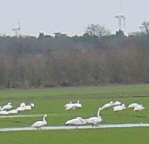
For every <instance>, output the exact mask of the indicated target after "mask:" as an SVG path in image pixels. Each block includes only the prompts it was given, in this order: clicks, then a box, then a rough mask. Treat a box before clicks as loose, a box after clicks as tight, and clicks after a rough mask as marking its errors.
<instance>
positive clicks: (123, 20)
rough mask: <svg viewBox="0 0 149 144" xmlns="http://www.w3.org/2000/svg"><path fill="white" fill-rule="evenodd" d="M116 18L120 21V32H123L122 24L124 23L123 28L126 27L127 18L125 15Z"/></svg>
mask: <svg viewBox="0 0 149 144" xmlns="http://www.w3.org/2000/svg"><path fill="white" fill-rule="evenodd" d="M115 18H117V19H118V26H119V31H121V30H122V22H123V27H125V16H123V15H117V16H115Z"/></svg>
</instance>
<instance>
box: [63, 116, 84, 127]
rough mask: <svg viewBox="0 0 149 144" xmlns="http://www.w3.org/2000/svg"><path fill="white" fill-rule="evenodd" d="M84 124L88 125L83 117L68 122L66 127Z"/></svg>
mask: <svg viewBox="0 0 149 144" xmlns="http://www.w3.org/2000/svg"><path fill="white" fill-rule="evenodd" d="M84 124H86V120H84V119H83V118H82V117H77V118H74V119H71V120H68V121H66V123H65V125H75V126H79V125H84Z"/></svg>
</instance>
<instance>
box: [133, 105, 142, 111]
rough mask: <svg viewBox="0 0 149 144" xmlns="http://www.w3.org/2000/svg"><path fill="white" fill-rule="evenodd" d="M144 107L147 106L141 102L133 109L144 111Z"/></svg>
mask: <svg viewBox="0 0 149 144" xmlns="http://www.w3.org/2000/svg"><path fill="white" fill-rule="evenodd" d="M144 109H145V107H144V106H143V105H141V104H139V105H137V106H135V107H134V109H133V110H134V111H142V110H144Z"/></svg>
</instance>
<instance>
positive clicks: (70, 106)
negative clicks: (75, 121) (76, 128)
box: [64, 101, 75, 110]
mask: <svg viewBox="0 0 149 144" xmlns="http://www.w3.org/2000/svg"><path fill="white" fill-rule="evenodd" d="M64 107H65V110H70V109H75V108H74V104H73V103H72V101H70V102H69V103H67V104H65V106H64Z"/></svg>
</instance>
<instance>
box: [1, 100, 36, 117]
mask: <svg viewBox="0 0 149 144" xmlns="http://www.w3.org/2000/svg"><path fill="white" fill-rule="evenodd" d="M33 107H34V103H30V104H26V103H25V102H22V103H20V105H19V106H17V107H16V108H13V106H12V103H10V102H9V103H7V104H5V105H2V106H0V115H8V114H16V113H18V112H21V111H25V110H31V109H32V108H33Z"/></svg>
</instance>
